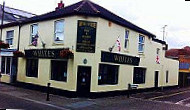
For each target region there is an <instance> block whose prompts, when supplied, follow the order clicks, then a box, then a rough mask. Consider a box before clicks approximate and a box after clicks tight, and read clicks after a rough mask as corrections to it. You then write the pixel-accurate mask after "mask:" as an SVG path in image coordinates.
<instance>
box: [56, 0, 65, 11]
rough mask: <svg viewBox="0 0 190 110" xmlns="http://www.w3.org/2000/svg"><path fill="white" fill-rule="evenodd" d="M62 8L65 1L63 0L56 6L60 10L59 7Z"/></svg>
mask: <svg viewBox="0 0 190 110" xmlns="http://www.w3.org/2000/svg"><path fill="white" fill-rule="evenodd" d="M62 8H64V3H63V1H62V0H61V1H60V3H58V6H57V7H56V8H55V10H59V9H62Z"/></svg>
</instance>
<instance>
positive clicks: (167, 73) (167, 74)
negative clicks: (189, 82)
mask: <svg viewBox="0 0 190 110" xmlns="http://www.w3.org/2000/svg"><path fill="white" fill-rule="evenodd" d="M168 80H169V71H168V70H167V71H166V83H168Z"/></svg>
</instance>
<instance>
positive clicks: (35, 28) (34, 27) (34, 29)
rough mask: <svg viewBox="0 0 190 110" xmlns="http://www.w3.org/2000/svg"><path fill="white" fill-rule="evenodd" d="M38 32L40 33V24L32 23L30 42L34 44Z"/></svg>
mask: <svg viewBox="0 0 190 110" xmlns="http://www.w3.org/2000/svg"><path fill="white" fill-rule="evenodd" d="M37 34H38V25H37V24H33V25H31V33H30V36H31V39H30V44H32V43H33V42H35V40H36V36H37Z"/></svg>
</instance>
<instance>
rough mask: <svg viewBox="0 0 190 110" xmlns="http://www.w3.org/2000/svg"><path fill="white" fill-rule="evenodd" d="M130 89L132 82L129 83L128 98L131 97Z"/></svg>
mask: <svg viewBox="0 0 190 110" xmlns="http://www.w3.org/2000/svg"><path fill="white" fill-rule="evenodd" d="M130 91H131V84H128V93H127V98H129V97H130Z"/></svg>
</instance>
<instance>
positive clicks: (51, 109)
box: [0, 93, 66, 110]
mask: <svg viewBox="0 0 190 110" xmlns="http://www.w3.org/2000/svg"><path fill="white" fill-rule="evenodd" d="M0 108H1V109H26V110H66V109H64V108H61V107H57V106H53V105H51V104H45V103H41V102H38V101H34V100H29V99H24V98H17V97H14V96H12V95H7V94H2V93H0Z"/></svg>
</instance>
